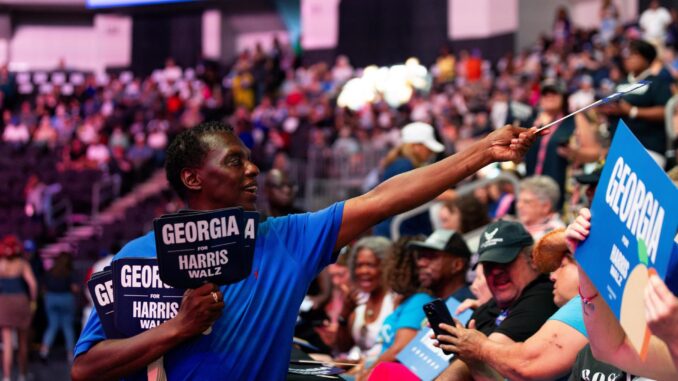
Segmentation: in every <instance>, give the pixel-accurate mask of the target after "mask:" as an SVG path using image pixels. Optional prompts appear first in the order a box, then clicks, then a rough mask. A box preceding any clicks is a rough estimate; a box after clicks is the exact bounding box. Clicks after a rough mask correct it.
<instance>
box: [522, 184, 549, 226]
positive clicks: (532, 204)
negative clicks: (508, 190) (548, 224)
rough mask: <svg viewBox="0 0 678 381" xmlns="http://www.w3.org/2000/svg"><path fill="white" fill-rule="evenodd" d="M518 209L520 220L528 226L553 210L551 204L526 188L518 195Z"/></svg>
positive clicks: (545, 216)
mask: <svg viewBox="0 0 678 381" xmlns="http://www.w3.org/2000/svg"><path fill="white" fill-rule="evenodd" d="M516 210H517V212H518V219H519V220H520V222H521V223H522V224H523V225H526V226H527V225H532V224H534V223H537V222H539V221H541V220H543V219H545V218H547V217H548V216H549V214H550V212H551V205H550V203H549V202H548V201H544V200H541V199H539V198H538V197H537V196H536V195H535V194H534V193H532V192H530V191H529V190H527V189H525V190H523V191H522V192H520V195H519V196H518V202H517V203H516Z"/></svg>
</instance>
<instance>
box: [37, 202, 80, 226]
mask: <svg viewBox="0 0 678 381" xmlns="http://www.w3.org/2000/svg"><path fill="white" fill-rule="evenodd" d="M54 200H55V197H54V195H52V196H50V197H49V198H48V199H47V201H46V202H47V204H48V207H47V208H46V213H45V215H44V218H45V225H46V226H47V227H48V228H49V229H51V230H56V231H59V230H62V229H63V228H65V229H63V230H66V229H70V227H71V214H73V206H72V205H71V201H70V200H69V199H68V198H66V197H60V198H59V199H58V200H57V201H54Z"/></svg>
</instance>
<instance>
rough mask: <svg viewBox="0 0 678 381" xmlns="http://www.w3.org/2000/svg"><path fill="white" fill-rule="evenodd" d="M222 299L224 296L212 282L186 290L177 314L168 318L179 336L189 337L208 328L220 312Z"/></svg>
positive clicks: (222, 305)
mask: <svg viewBox="0 0 678 381" xmlns="http://www.w3.org/2000/svg"><path fill="white" fill-rule="evenodd" d="M223 299H224V296H223V295H222V294H221V292H220V291H219V289H218V288H217V286H216V285H214V284H213V283H205V284H203V285H202V286H200V287H198V288H196V289H194V290H186V292H185V293H184V297H183V299H182V300H181V306H180V307H179V312H178V313H177V316H175V317H174V318H173V319H172V320H170V321H171V322H173V323H174V324H176V325H177V328H178V329H179V336H180V337H183V338H191V337H193V336H195V335H198V334H200V333H202V332H204V331H206V330H207V329H208V328H210V327H211V326H212V323H214V321H215V320H217V319H218V318H219V317H220V316H221V314H222V311H223V309H224V300H223ZM168 323H169V322H168Z"/></svg>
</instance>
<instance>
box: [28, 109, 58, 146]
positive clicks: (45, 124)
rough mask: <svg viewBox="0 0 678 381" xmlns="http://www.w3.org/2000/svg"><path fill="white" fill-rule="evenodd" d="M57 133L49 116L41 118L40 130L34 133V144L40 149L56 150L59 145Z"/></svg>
mask: <svg viewBox="0 0 678 381" xmlns="http://www.w3.org/2000/svg"><path fill="white" fill-rule="evenodd" d="M57 138H58V135H57V132H56V130H55V129H54V127H52V122H51V120H50V118H49V116H48V115H44V116H43V117H42V118H40V124H39V125H38V128H37V129H36V130H35V131H34V132H33V144H34V145H35V146H38V147H47V148H49V149H54V147H56V144H57Z"/></svg>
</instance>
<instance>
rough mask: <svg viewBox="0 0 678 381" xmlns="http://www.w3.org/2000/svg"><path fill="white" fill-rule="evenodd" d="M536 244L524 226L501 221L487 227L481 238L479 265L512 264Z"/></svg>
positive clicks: (518, 223)
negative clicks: (525, 249)
mask: <svg viewBox="0 0 678 381" xmlns="http://www.w3.org/2000/svg"><path fill="white" fill-rule="evenodd" d="M532 244H534V240H533V239H532V236H531V235H530V233H528V232H527V230H525V227H523V224H521V223H520V222H514V221H504V220H499V221H497V222H493V223H491V224H490V225H488V226H487V228H486V229H485V231H484V232H483V234H482V235H481V236H480V245H479V246H478V254H479V257H478V263H482V262H494V263H510V262H513V260H514V259H516V257H517V256H518V253H520V250H521V249H522V248H524V247H526V246H530V245H532Z"/></svg>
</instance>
